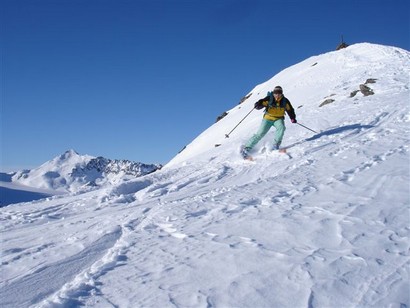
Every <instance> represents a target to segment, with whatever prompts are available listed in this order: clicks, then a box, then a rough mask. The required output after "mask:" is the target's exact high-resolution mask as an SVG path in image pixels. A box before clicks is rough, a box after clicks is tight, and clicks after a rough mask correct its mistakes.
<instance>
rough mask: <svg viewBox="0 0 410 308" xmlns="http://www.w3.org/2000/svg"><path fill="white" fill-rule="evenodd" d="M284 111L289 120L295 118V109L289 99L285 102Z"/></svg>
mask: <svg viewBox="0 0 410 308" xmlns="http://www.w3.org/2000/svg"><path fill="white" fill-rule="evenodd" d="M285 109H286V113H287V114H288V116H289V118H290V119H291V120H295V119H296V114H295V109H293V106H292V104H291V103H290V101H289V100H288V101H287V103H286V108H285Z"/></svg>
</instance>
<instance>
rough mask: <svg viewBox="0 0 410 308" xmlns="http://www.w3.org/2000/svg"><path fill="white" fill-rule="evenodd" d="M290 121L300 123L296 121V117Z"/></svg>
mask: <svg viewBox="0 0 410 308" xmlns="http://www.w3.org/2000/svg"><path fill="white" fill-rule="evenodd" d="M290 121H291V122H292V123H298V121H296V119H290Z"/></svg>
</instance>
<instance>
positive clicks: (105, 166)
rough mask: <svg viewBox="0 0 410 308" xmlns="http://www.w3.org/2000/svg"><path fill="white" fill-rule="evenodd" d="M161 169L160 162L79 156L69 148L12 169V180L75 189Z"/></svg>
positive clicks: (37, 185)
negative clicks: (37, 164)
mask: <svg viewBox="0 0 410 308" xmlns="http://www.w3.org/2000/svg"><path fill="white" fill-rule="evenodd" d="M161 168H162V165H160V164H144V163H141V162H133V161H130V160H112V159H108V158H104V157H101V156H99V157H94V156H90V155H80V154H79V153H78V152H76V151H75V150H73V149H69V150H67V151H65V152H64V153H63V154H61V155H59V156H57V157H55V158H54V159H52V160H50V161H48V162H46V163H44V164H42V165H41V166H40V167H38V168H35V169H32V170H23V171H18V172H16V174H15V175H14V176H13V178H12V179H13V182H17V183H20V184H23V185H26V186H30V187H35V188H42V189H51V190H56V191H66V192H75V191H78V190H79V189H83V188H84V187H88V186H100V185H103V184H105V183H107V182H112V181H118V180H121V179H123V178H127V177H128V178H135V177H140V176H143V175H145V174H148V173H152V172H154V171H156V170H158V169H161Z"/></svg>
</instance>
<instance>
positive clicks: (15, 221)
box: [0, 43, 410, 307]
mask: <svg viewBox="0 0 410 308" xmlns="http://www.w3.org/2000/svg"><path fill="white" fill-rule="evenodd" d="M409 76H410V53H409V52H408V51H406V50H403V49H399V48H395V47H388V46H380V45H373V44H367V43H363V44H356V45H353V46H350V47H348V48H346V49H343V50H340V51H335V52H329V53H326V54H323V55H319V56H315V57H311V58H309V59H307V60H305V61H303V62H301V63H298V64H296V65H294V66H292V67H289V68H288V69H285V70H284V71H282V72H280V73H279V74H277V75H276V76H274V77H273V78H272V79H270V80H268V81H267V82H265V83H263V84H260V85H258V86H256V87H255V89H253V90H252V91H251V92H250V93H249V94H251V95H250V96H249V98H248V99H246V100H245V101H244V102H243V103H242V104H240V105H237V106H235V107H233V108H232V109H231V110H229V111H228V115H227V116H226V117H225V118H223V119H222V120H220V121H219V122H217V123H215V124H214V125H212V126H211V127H210V128H209V129H207V130H206V131H204V132H203V133H202V134H201V135H200V136H198V137H197V138H196V139H195V140H193V141H192V143H190V144H189V145H187V147H186V149H185V150H184V151H182V152H181V153H180V154H178V155H177V156H176V157H175V158H174V159H172V160H171V161H170V162H169V163H168V164H167V165H166V166H165V167H164V168H163V169H162V170H160V171H157V172H155V173H152V174H148V175H146V176H143V177H140V178H136V179H132V180H124V181H122V182H120V183H117V184H112V183H111V184H109V185H108V184H107V185H105V186H103V187H101V188H98V189H95V190H91V191H88V192H84V193H71V194H68V195H64V196H54V197H50V198H48V199H43V200H37V201H33V202H31V203H20V204H14V205H10V206H7V207H5V208H2V210H1V227H0V228H1V233H2V236H1V241H2V243H1V249H2V260H1V261H2V264H1V291H0V301H1V302H0V303H1V306H2V307H30V306H32V307H75V306H81V305H82V306H86V307H92V306H95V307H410V300H409V288H410V283H409V273H410V267H409V266H410V251H409V248H410V241H409V231H410V224H409V204H410V191H409V183H410V181H409V180H410V178H409V177H410V170H409V161H410V160H409V145H410V142H409V139H410V108H409V95H410V90H409V86H410V85H409ZM366 81H367V83H366ZM365 83H366V86H368V87H369V88H370V89H371V91H372V92H373V95H368V96H365V95H364V94H362V92H357V91H358V90H359V88H360V85H361V84H365ZM276 85H281V86H282V87H283V89H284V92H285V96H286V97H288V99H289V100H290V101H291V102H292V104H293V106H294V108H295V111H296V114H297V119H298V121H299V123H300V124H303V125H305V126H307V127H309V128H311V129H313V130H315V131H316V132H317V133H313V132H312V131H310V130H308V129H305V128H304V127H302V126H300V125H298V124H291V123H290V121H289V119H288V118H287V119H286V120H285V122H286V125H287V131H286V133H285V139H284V142H283V146H284V147H286V148H287V154H279V153H275V152H271V151H269V148H270V146H271V145H272V139H273V130H272V132H270V133H268V135H267V136H266V137H265V138H264V139H263V140H262V141H261V143H260V144H259V145H258V147H257V148H256V149H255V151H254V153H252V154H253V155H254V157H255V161H254V162H248V161H243V160H242V159H241V158H240V156H239V148H240V146H241V145H242V144H243V143H244V142H246V140H247V139H248V138H249V137H251V136H252V134H253V133H254V132H256V130H257V128H258V126H259V123H260V121H261V118H262V114H263V111H256V110H255V111H253V112H252V113H250V114H249V116H248V117H247V118H246V119H245V120H244V121H243V122H242V123H241V124H240V125H239V126H238V127H237V128H236V129H235V130H234V131H233V132H232V133H231V134H230V136H229V138H225V134H227V133H229V132H230V131H231V130H232V128H234V127H235V125H236V124H237V123H238V122H239V121H241V120H242V119H243V118H244V116H245V115H246V114H248V113H249V111H251V110H252V108H253V104H254V102H255V101H256V100H257V99H259V98H261V97H264V96H265V95H266V92H267V91H268V90H271V89H273V87H274V86H276ZM329 99H332V100H333V102H331V103H329V104H326V105H323V106H322V107H319V106H320V105H321V104H322V103H323V102H324V101H326V100H329ZM215 100H216V101H217V100H218V98H217V97H215ZM328 102H329V101H328ZM213 103H215V102H213ZM221 112H222V110H221ZM215 145H218V146H216V147H215Z"/></svg>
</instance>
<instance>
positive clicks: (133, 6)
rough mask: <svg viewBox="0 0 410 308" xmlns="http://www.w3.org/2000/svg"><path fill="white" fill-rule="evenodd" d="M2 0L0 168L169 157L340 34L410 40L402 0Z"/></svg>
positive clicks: (404, 44)
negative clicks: (75, 158)
mask: <svg viewBox="0 0 410 308" xmlns="http://www.w3.org/2000/svg"><path fill="white" fill-rule="evenodd" d="M0 5H1V7H0V9H1V16H0V19H1V23H2V25H1V31H2V34H1V46H2V50H1V52H2V63H1V69H2V74H1V84H2V87H1V88H2V89H1V101H2V102H1V171H11V170H19V169H22V168H32V167H36V166H39V165H40V164H42V163H44V162H45V161H47V160H49V159H51V158H53V157H55V156H57V155H59V154H61V153H63V152H64V151H66V150H68V149H75V150H76V151H77V152H79V153H80V154H89V155H93V156H104V157H107V158H112V159H129V160H134V161H141V162H145V163H166V162H167V161H169V160H170V159H171V158H172V157H173V156H175V155H176V154H177V153H178V151H179V150H181V149H182V148H183V147H184V146H185V145H186V144H188V143H190V142H191V141H192V140H193V139H194V138H195V137H196V136H198V135H199V134H200V133H201V132H202V131H204V130H205V129H206V128H208V127H209V126H210V125H212V124H213V123H214V121H215V119H216V117H217V116H218V115H220V114H221V113H222V112H223V111H225V110H228V109H231V108H232V107H234V106H235V105H236V104H238V102H239V100H240V99H241V98H242V97H243V96H244V95H246V94H247V93H248V92H249V91H251V90H252V89H253V87H254V86H256V85H257V84H259V83H262V82H264V81H266V80H268V79H269V78H271V77H272V76H274V75H275V74H277V73H278V72H280V71H281V70H282V69H284V68H286V67H289V66H291V65H293V64H296V63H298V62H300V61H302V60H304V59H306V58H308V57H310V56H313V55H317V54H322V53H325V52H328V51H332V50H334V49H335V48H336V46H337V45H338V44H339V43H340V40H341V35H342V34H343V36H344V39H345V41H346V42H347V43H348V44H354V43H361V42H370V43H376V44H383V45H391V46H396V47H401V48H404V49H407V50H409V49H410V13H409V12H410V5H409V2H408V1H407V0H406V1H405V0H394V1H387V0H386V1H379V0H373V1H366V0H360V1H359V0H357V1H353V0H346V1H332V0H330V1H322V0H318V1H306V0H293V1H292V0H283V1H276V0H271V1H261V0H208V1H205V0H203V1H199V0H190V1H188V0H186V1H182V0H173V1H172V0H135V1H131V0H128V1H125V0H31V1H29V0H25V1H22V0H1V3H0ZM255 129H256V128H255ZM225 133H226V132H221V136H224V134H225Z"/></svg>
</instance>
